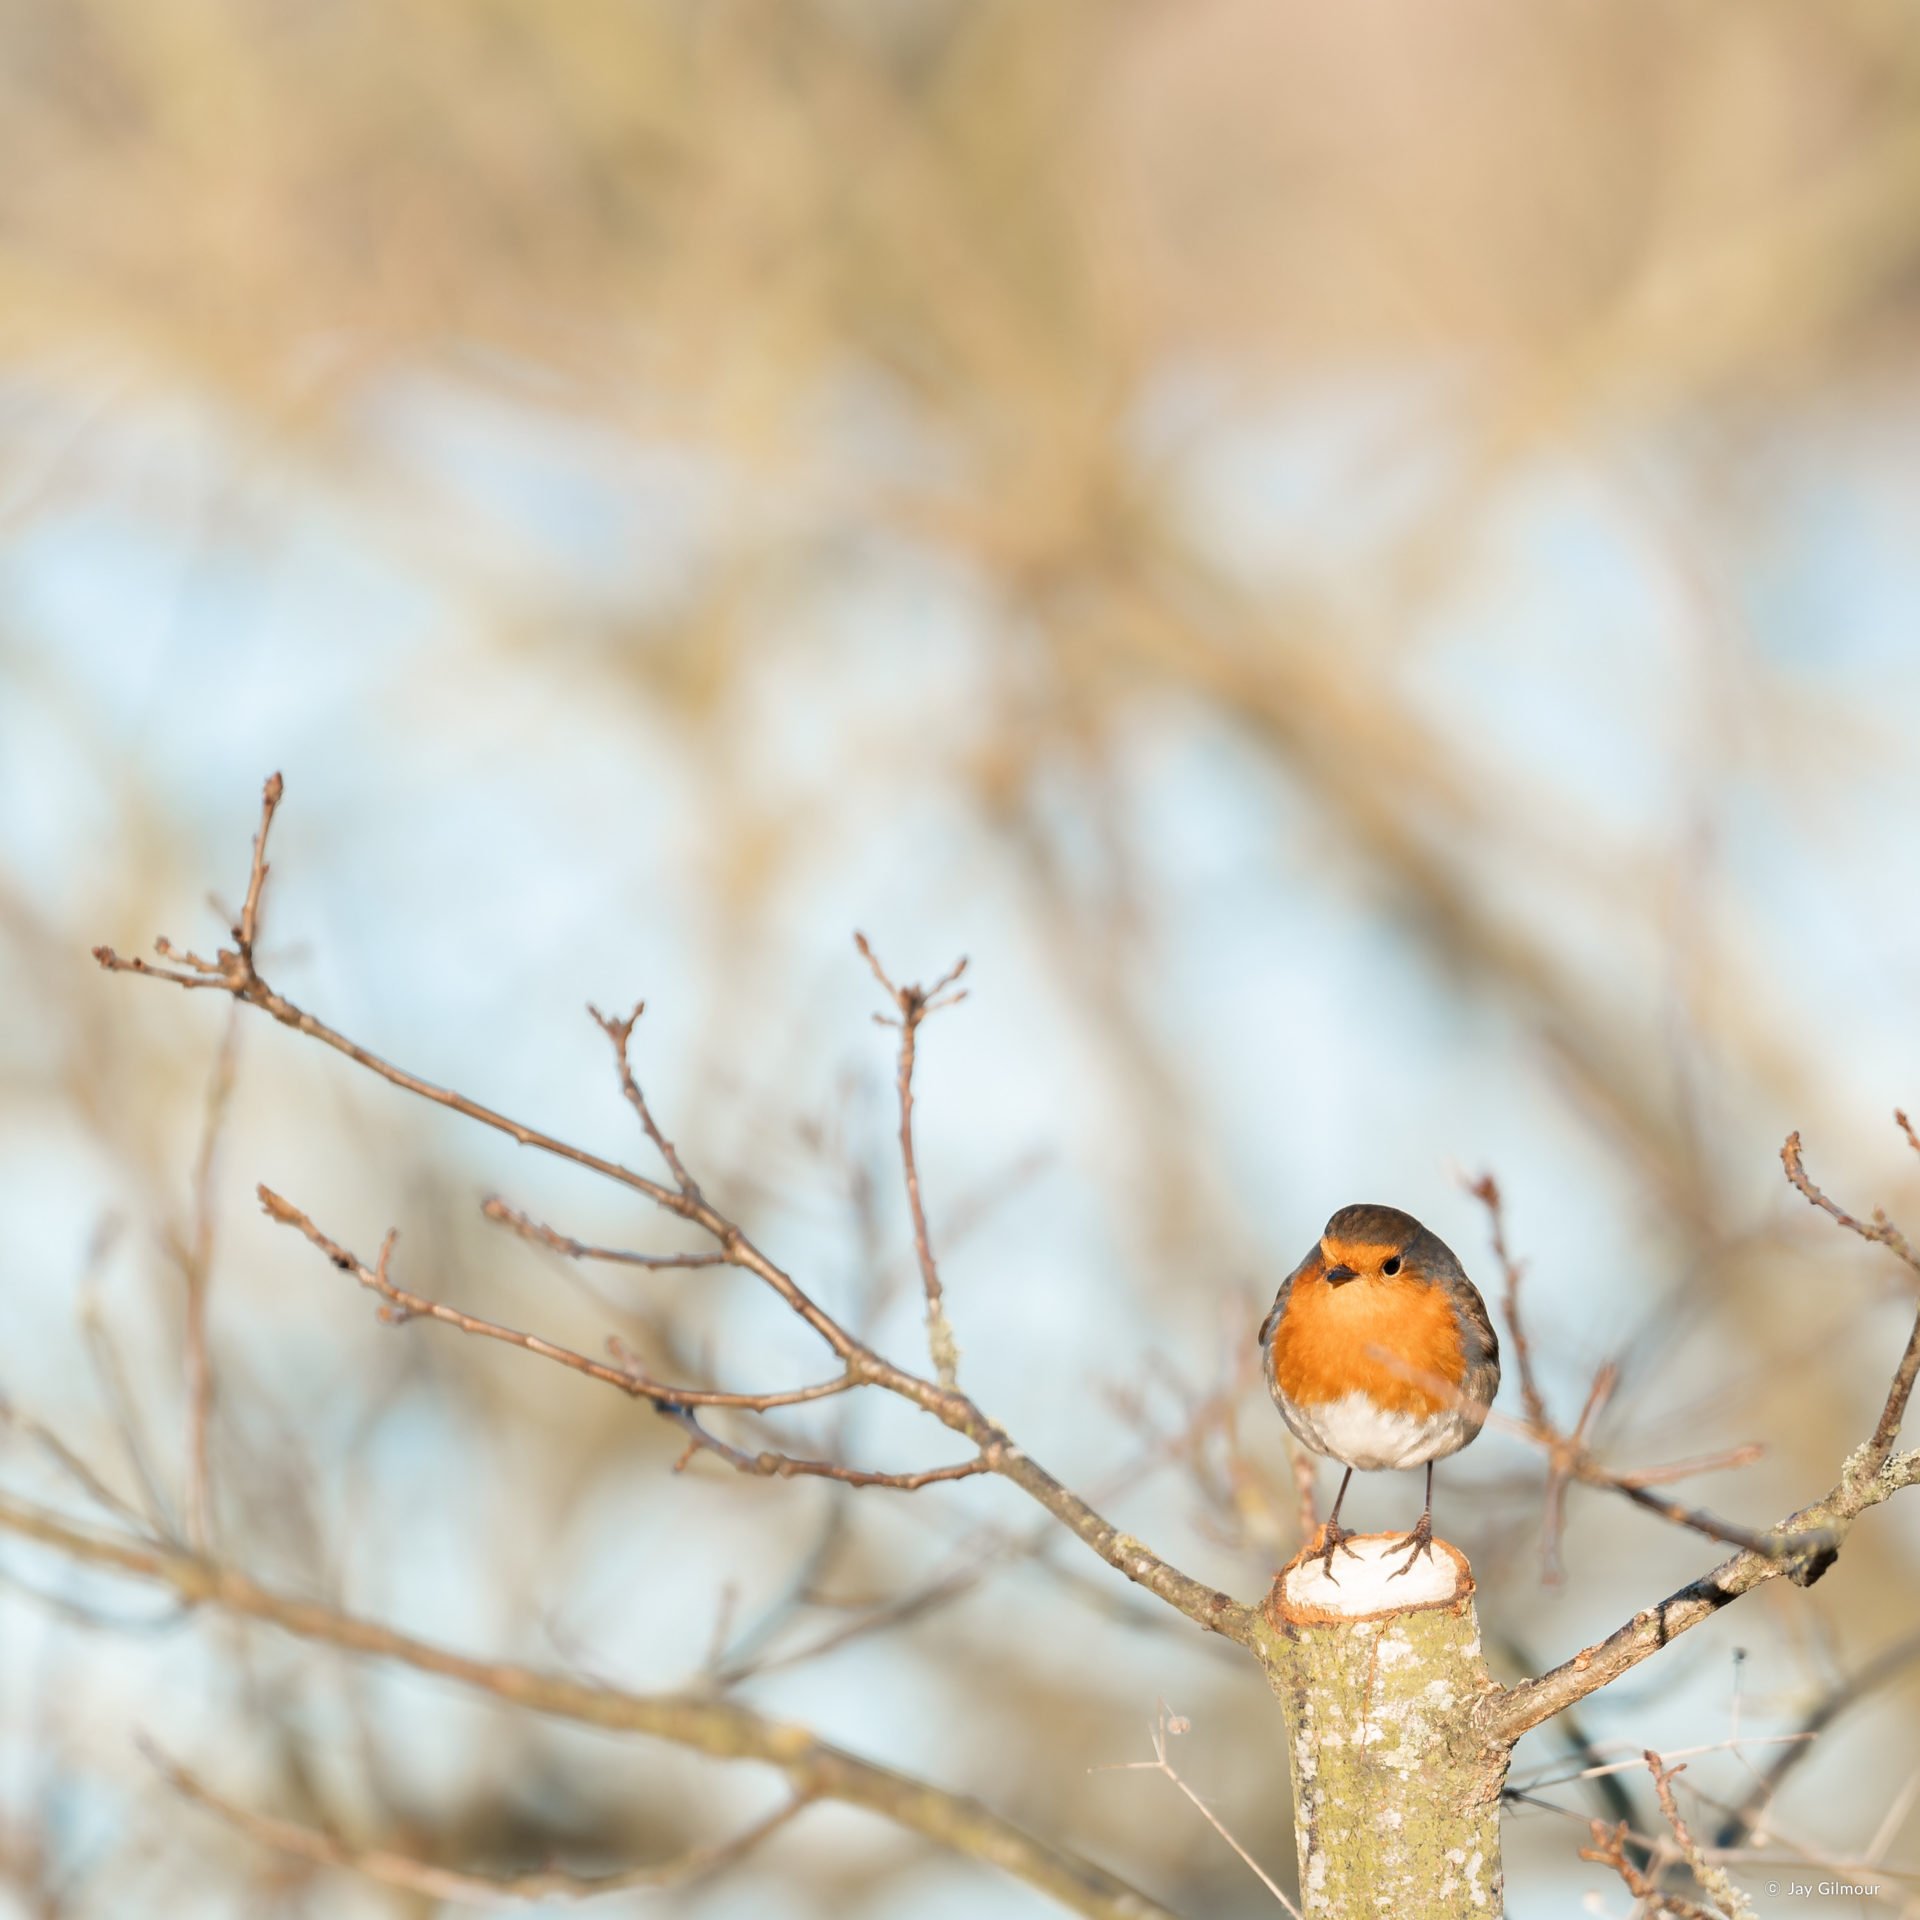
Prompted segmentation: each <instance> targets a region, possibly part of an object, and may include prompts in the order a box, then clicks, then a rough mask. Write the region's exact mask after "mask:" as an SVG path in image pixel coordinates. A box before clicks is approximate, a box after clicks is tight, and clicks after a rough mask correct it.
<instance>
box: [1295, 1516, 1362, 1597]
mask: <svg viewBox="0 0 1920 1920" xmlns="http://www.w3.org/2000/svg"><path fill="white" fill-rule="evenodd" d="M1353 1537H1354V1535H1353V1530H1352V1529H1351V1528H1350V1527H1343V1526H1342V1525H1341V1524H1340V1523H1339V1521H1337V1520H1329V1521H1328V1522H1327V1523H1326V1525H1325V1526H1324V1527H1322V1528H1321V1529H1320V1544H1319V1545H1318V1546H1317V1547H1315V1548H1314V1550H1313V1552H1312V1553H1310V1554H1309V1555H1308V1556H1307V1557H1308V1559H1310V1560H1318V1561H1319V1562H1320V1566H1321V1570H1322V1571H1323V1572H1324V1573H1325V1574H1326V1576H1327V1578H1328V1579H1329V1580H1331V1581H1332V1582H1333V1584H1334V1585H1335V1586H1336V1587H1337V1586H1338V1585H1339V1584H1340V1576H1339V1575H1338V1574H1337V1573H1335V1572H1334V1570H1333V1556H1334V1552H1335V1550H1336V1549H1337V1550H1338V1551H1340V1552H1341V1553H1344V1554H1345V1555H1346V1556H1347V1558H1348V1559H1349V1560H1358V1559H1359V1558H1360V1556H1359V1555H1358V1554H1357V1553H1355V1552H1354V1550H1353V1549H1352V1548H1351V1547H1350V1546H1348V1545H1347V1542H1348V1541H1349V1540H1351V1539H1352V1538H1353Z"/></svg>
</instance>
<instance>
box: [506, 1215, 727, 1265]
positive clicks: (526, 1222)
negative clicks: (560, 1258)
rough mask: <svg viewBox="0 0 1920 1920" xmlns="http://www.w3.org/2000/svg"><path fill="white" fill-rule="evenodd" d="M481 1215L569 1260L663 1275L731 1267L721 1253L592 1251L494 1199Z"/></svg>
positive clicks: (585, 1244) (604, 1249) (603, 1248)
mask: <svg viewBox="0 0 1920 1920" xmlns="http://www.w3.org/2000/svg"><path fill="white" fill-rule="evenodd" d="M480 1211H481V1212H482V1213H483V1214H485V1215H486V1217H487V1218H488V1219H489V1220H491V1221H492V1222H493V1223H494V1224H495V1225H496V1226H501V1227H505V1228H506V1229H507V1230H508V1232H510V1233H517V1234H518V1235H519V1236H520V1238H521V1239H522V1240H531V1241H532V1242H533V1243H534V1245H535V1246H540V1247H549V1248H551V1249H552V1250H553V1251H554V1252H555V1253H563V1254H565V1255H566V1256H567V1258H568V1259H569V1260H605V1261H609V1262H611V1263H613V1264H614V1265H617V1266H624V1267H651V1268H655V1269H658V1270H660V1271H662V1272H666V1271H671V1270H672V1269H674V1268H678V1267H725V1266H731V1265H732V1264H733V1263H732V1262H731V1261H730V1260H729V1259H728V1258H727V1256H726V1255H725V1254H724V1253H628V1252H627V1251H626V1250H625V1249H624V1248H621V1247H595V1246H590V1245H588V1244H587V1242H586V1241H584V1240H575V1239H574V1238H573V1237H572V1236H571V1235H570V1234H565V1233H560V1232H557V1231H556V1230H555V1229H554V1228H552V1227H549V1226H544V1225H542V1223H541V1222H540V1221H538V1220H534V1219H530V1218H529V1217H528V1216H527V1215H526V1214H524V1213H522V1212H521V1211H520V1210H519V1208H518V1207H510V1206H508V1204H507V1203H506V1202H505V1201H504V1200H502V1199H499V1198H498V1197H497V1196H496V1197H494V1198H491V1199H488V1200H486V1201H483V1202H482V1203H481V1207H480Z"/></svg>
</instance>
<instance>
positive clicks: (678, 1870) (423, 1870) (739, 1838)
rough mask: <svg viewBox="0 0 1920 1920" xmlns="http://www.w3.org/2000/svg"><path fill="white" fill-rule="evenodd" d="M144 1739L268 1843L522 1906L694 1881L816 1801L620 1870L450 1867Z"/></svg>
mask: <svg viewBox="0 0 1920 1920" xmlns="http://www.w3.org/2000/svg"><path fill="white" fill-rule="evenodd" d="M139 1746H140V1750H141V1751H142V1752H143V1753H144V1754H145V1755H146V1757H147V1759H148V1760H150V1761H151V1762H152V1763H153V1765H154V1766H155V1767H156V1768H157V1769H158V1770H159V1772H160V1773H161V1775H162V1776H163V1777H164V1778H165V1780H166V1782H167V1784H168V1785H169V1786H170V1787H172V1788H173V1789H174V1791H175V1792H176V1793H179V1794H181V1795H182V1796H183V1797H185V1798H186V1799H188V1800H191V1801H192V1802H194V1804H195V1805H196V1806H201V1807H205V1808H206V1809H207V1811H208V1812H209V1813H213V1814H217V1815H218V1816H219V1817H220V1818H221V1819H222V1820H224V1821H226V1822H227V1824H228V1825H229V1826H231V1827H234V1828H236V1829H238V1831H240V1832H241V1833H244V1834H246V1835H247V1836H248V1837H249V1838H250V1839H253V1840H257V1841H259V1842H260V1843H261V1844H262V1845H263V1846H268V1847H272V1848H274V1849H276V1850H277V1851H278V1852H281V1853H286V1854H291V1855H293V1856H294V1857H295V1858H297V1859H301V1860H307V1861H310V1862H312V1864H313V1865H315V1866H320V1867H339V1868H342V1869H344V1870H346V1871H347V1872H350V1873H358V1874H361V1875H363V1876H364V1877H366V1878H367V1879H369V1880H376V1881H379V1882H380V1883H381V1884H382V1885H383V1886H389V1887H399V1888H401V1889H403V1890H404V1891H406V1892H408V1893H418V1894H424V1895H426V1896H427V1897H428V1898H429V1899H433V1900H448V1901H453V1902H455V1903H456V1904H458V1905H461V1906H470V1907H514V1906H521V1905H524V1904H525V1903H526V1902H528V1901H531V1900H592V1899H597V1898H598V1897H600V1896H601V1895H603V1894H609V1893H630V1892H636V1891H638V1890H640V1889H641V1888H648V1887H684V1886H688V1885H690V1884H692V1883H693V1882H695V1881H697V1880H703V1879H706V1878H707V1877H709V1876H710V1875H712V1874H714V1873H717V1872H719V1871H720V1870H721V1869H722V1868H724V1867H729V1866H732V1865H733V1864H734V1863H735V1862H736V1861H739V1860H742V1859H744V1858H745V1857H746V1856H747V1855H748V1854H749V1853H751V1852H752V1851H753V1849H754V1848H755V1847H757V1846H759V1845H760V1843H761V1842H762V1841H763V1840H766V1839H768V1838H769V1837H771V1836H772V1835H773V1834H775V1833H777V1832H779V1830H780V1829H781V1828H782V1827H784V1826H786V1825H787V1823H788V1822H789V1821H791V1820H792V1819H794V1818H795V1817H796V1816H797V1815H798V1814H800V1813H803V1812H804V1811H805V1810H806V1808H807V1807H808V1805H809V1804H811V1799H810V1796H808V1795H806V1794H797V1795H795V1796H794V1797H793V1798H792V1799H790V1800H788V1801H786V1802H785V1803H784V1804H783V1805H782V1806H779V1807H777V1808H775V1809H774V1811H773V1812H772V1813H770V1814H767V1815H766V1816H765V1817H764V1818H762V1819H759V1820H756V1821H754V1822H753V1823H752V1824H751V1825H750V1826H748V1827H746V1828H744V1829H743V1830H742V1831H741V1832H739V1833H737V1834H735V1835H734V1836H733V1837H732V1838H731V1839H730V1840H723V1841H720V1842H718V1843H717V1844H715V1845H712V1846H706V1847H695V1848H694V1849H692V1850H691V1851H690V1852H688V1853H683V1854H680V1855H678V1856H676V1857H675V1858H674V1859H671V1860H662V1861H659V1862H657V1863H655V1864H653V1865H650V1866H644V1867H629V1868H627V1869H625V1870H624V1871H622V1872H619V1873H595V1874H586V1873H565V1872H562V1871H560V1870H558V1869H556V1868H548V1869H545V1870H543V1871H541V1872H537V1873H516V1874H483V1873H473V1872H463V1871H461V1870H460V1869H458V1868H455V1867H447V1866H442V1865H440V1864H439V1863H438V1862H436V1861H432V1860H426V1859H423V1858H421V1856H420V1855H419V1854H417V1853H408V1852H403V1851H400V1850H398V1849H395V1848H392V1847H354V1846H349V1845H348V1844H347V1842H346V1841H344V1840H342V1839H341V1838H340V1837H339V1836H338V1835H337V1834H332V1833H325V1832H322V1831H321V1830H320V1829H319V1828H317V1827H310V1826H305V1825H302V1824H301V1823H300V1822H299V1821H295V1820H286V1819H281V1818H278V1817H276V1816H275V1815H273V1814H267V1813H258V1812H255V1811H253V1810H252V1809H250V1808H247V1807H243V1806H240V1805H238V1804H237V1803H236V1802H234V1801H232V1800H229V1799H227V1798H226V1797H225V1796H224V1795H221V1794H218V1793H216V1792H214V1790H213V1789H212V1788H211V1787H209V1786H207V1785H206V1784H205V1783H204V1782H203V1781H201V1780H200V1779H198V1778H197V1777H196V1776H195V1775H194V1774H192V1773H190V1772H188V1770H187V1769H186V1768H185V1767H183V1766H182V1765H181V1764H180V1763H179V1761H177V1760H175V1759H173V1758H171V1757H170V1756H169V1755H167V1754H165V1753H163V1752H162V1751H161V1750H160V1749H159V1748H158V1747H157V1746H155V1745H154V1744H153V1743H152V1742H151V1741H149V1740H145V1739H142V1740H141V1741H140V1742H139Z"/></svg>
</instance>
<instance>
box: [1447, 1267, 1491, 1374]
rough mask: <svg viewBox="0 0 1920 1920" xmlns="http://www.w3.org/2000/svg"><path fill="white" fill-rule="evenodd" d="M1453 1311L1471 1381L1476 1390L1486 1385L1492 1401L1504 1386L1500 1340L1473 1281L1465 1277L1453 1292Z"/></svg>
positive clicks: (1485, 1304)
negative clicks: (1457, 1322) (1502, 1385)
mask: <svg viewBox="0 0 1920 1920" xmlns="http://www.w3.org/2000/svg"><path fill="white" fill-rule="evenodd" d="M1453 1310H1454V1313H1455V1314H1456V1315H1457V1316H1458V1318H1459V1321H1460V1336H1461V1340H1462V1342H1463V1343H1464V1345H1465V1347H1466V1350H1467V1379H1468V1380H1469V1381H1470V1382H1473V1383H1474V1384H1475V1386H1476V1387H1480V1386H1481V1384H1482V1383H1484V1387H1483V1391H1484V1395H1485V1398H1487V1399H1488V1400H1491V1399H1492V1398H1493V1396H1494V1394H1495V1393H1496V1392H1497V1391H1498V1390H1499V1386H1500V1336H1499V1335H1498V1334H1497V1333H1495V1332H1494V1330H1493V1321H1492V1319H1491V1318H1490V1317H1489V1315H1488V1313H1487V1303H1486V1302H1485V1301H1484V1300H1482V1299H1481V1298H1480V1290H1479V1289H1478V1288H1477V1287H1476V1286H1475V1285H1474V1284H1473V1282H1472V1281H1471V1280H1468V1279H1466V1278H1464V1277H1463V1278H1462V1279H1461V1280H1460V1281H1459V1283H1458V1284H1457V1285H1456V1286H1455V1287H1454V1288H1453Z"/></svg>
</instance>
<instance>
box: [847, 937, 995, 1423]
mask: <svg viewBox="0 0 1920 1920" xmlns="http://www.w3.org/2000/svg"><path fill="white" fill-rule="evenodd" d="M853 944H854V945H855V946H856V947H858V948H859V949H860V953H861V957H862V958H863V959H864V960H865V961H866V963H867V965H868V966H869V967H871V968H872V969H873V977H874V978H875V979H876V980H878V981H879V982H880V986H881V989H882V991H883V992H884V993H885V994H886V996H887V998H888V999H890V1000H891V1001H892V1002H893V1004H894V1005H895V1006H896V1007H897V1008H898V1009H899V1011H900V1017H899V1019H898V1020H897V1021H891V1022H886V1023H885V1024H888V1025H893V1026H897V1027H898V1028H899V1029H900V1060H899V1065H898V1067H897V1068H896V1070H895V1074H894V1086H895V1088H896V1089H897V1090H898V1093H899V1096H900V1170H901V1173H902V1175H903V1176H904V1178H905V1180H906V1187H907V1211H908V1213H909V1215H910V1216H911V1217H912V1220H913V1251H914V1257H915V1259H917V1260H918V1261H919V1263H920V1285H921V1288H922V1290H923V1291H924V1292H925V1294H926V1297H927V1352H928V1355H929V1357H930V1358H931V1359H932V1361H933V1371H934V1376H935V1378H936V1379H938V1380H939V1382H940V1384H941V1385H942V1386H943V1387H952V1386H953V1385H955V1383H956V1382H957V1381H958V1379H959V1368H960V1349H959V1347H958V1346H957V1345H956V1344H955V1342H954V1338H953V1326H952V1324H951V1322H950V1321H949V1320H948V1319H947V1307H946V1296H945V1293H944V1292H943V1290H942V1288H941V1285H940V1268H939V1265H938V1264H937V1263H936V1261H935V1260H934V1257H933V1240H932V1236H931V1235H930V1234H929V1233H928V1232H927V1209H926V1205H925V1203H924V1202H923V1201H922V1199H921V1197H920V1167H919V1163H918V1162H917V1161H916V1160H915V1158H914V1152H913V1068H914V1060H915V1056H916V1051H917V1046H918V1039H919V1033H920V1023H921V1022H922V1021H923V1020H925V1019H926V1017H927V1015H928V1014H930V1013H938V1012H939V1011H940V1009H941V1008H942V1007H951V1006H953V1005H955V1004H956V1003H957V1002H959V1001H961V1000H964V999H965V998H966V997H967V994H966V989H965V988H964V987H962V988H961V989H960V991H959V992H957V993H954V992H950V991H949V989H950V988H951V987H952V986H953V985H954V983H955V982H956V981H957V980H958V979H959V978H960V976H961V975H962V974H963V973H965V972H966V970H967V963H966V959H965V957H964V956H963V957H962V958H960V959H959V960H956V961H955V962H954V964H953V965H952V966H951V967H949V968H948V969H947V971H946V972H945V973H943V974H942V975H941V976H940V978H939V979H938V980H936V981H935V982H934V983H933V985H932V986H930V987H920V986H904V987H896V986H895V985H894V984H893V982H892V981H891V980H890V979H888V978H887V970H886V969H885V968H884V967H883V966H882V965H881V964H880V960H879V956H878V955H877V954H875V952H874V950H873V948H872V947H870V946H869V945H868V944H867V936H866V935H865V934H864V933H856V934H855V935H854V936H853ZM875 1017H876V1018H878V1017H879V1016H877V1015H876V1016H875Z"/></svg>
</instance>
